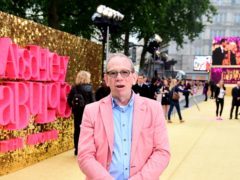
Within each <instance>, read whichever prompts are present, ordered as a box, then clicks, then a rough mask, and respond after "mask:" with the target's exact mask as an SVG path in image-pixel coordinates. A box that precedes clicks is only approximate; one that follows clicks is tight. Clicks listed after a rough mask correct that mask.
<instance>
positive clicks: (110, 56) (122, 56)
mask: <svg viewBox="0 0 240 180" xmlns="http://www.w3.org/2000/svg"><path fill="white" fill-rule="evenodd" d="M115 57H120V58H125V59H127V60H128V61H129V62H130V64H131V70H132V72H135V69H134V65H133V62H132V60H131V59H130V58H129V57H128V56H126V55H125V54H123V53H113V54H110V55H109V57H108V59H107V62H106V66H105V71H104V72H105V73H106V72H107V66H108V63H109V61H110V60H111V59H113V58H115Z"/></svg>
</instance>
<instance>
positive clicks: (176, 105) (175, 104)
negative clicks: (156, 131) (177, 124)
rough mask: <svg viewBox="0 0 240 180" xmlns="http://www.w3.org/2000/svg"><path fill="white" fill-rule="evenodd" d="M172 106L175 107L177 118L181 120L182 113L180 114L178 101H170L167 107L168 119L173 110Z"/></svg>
mask: <svg viewBox="0 0 240 180" xmlns="http://www.w3.org/2000/svg"><path fill="white" fill-rule="evenodd" d="M174 106H175V107H176V109H177V113H178V117H179V119H180V120H182V115H181V111H180V106H179V102H178V101H170V108H169V111H168V120H171V113H172V111H173V108H174Z"/></svg>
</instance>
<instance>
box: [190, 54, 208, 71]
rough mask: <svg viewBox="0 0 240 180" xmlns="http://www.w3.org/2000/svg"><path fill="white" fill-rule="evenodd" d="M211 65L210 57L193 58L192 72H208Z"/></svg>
mask: <svg viewBox="0 0 240 180" xmlns="http://www.w3.org/2000/svg"><path fill="white" fill-rule="evenodd" d="M211 63H212V57H211V56H195V57H194V60H193V70H194V71H208V70H209V69H210V66H211Z"/></svg>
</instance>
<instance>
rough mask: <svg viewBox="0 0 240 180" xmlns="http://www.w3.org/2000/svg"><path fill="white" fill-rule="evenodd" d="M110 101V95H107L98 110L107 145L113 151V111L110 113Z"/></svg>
mask: <svg viewBox="0 0 240 180" xmlns="http://www.w3.org/2000/svg"><path fill="white" fill-rule="evenodd" d="M111 104H112V101H111V97H110V96H108V97H107V98H105V99H104V100H103V103H102V104H101V105H100V112H101V116H102V121H103V124H104V128H105V131H106V135H107V140H108V145H109V148H110V151H111V153H112V152H113V141H114V132H113V128H114V127H113V113H112V105H111Z"/></svg>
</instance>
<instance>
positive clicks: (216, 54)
mask: <svg viewBox="0 0 240 180" xmlns="http://www.w3.org/2000/svg"><path fill="white" fill-rule="evenodd" d="M226 44H227V41H226V39H224V38H223V39H221V41H220V46H219V47H218V48H216V49H215V50H214V51H213V53H212V65H222V62H223V59H224V58H225V54H226V52H225V50H224V48H225V46H226Z"/></svg>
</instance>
